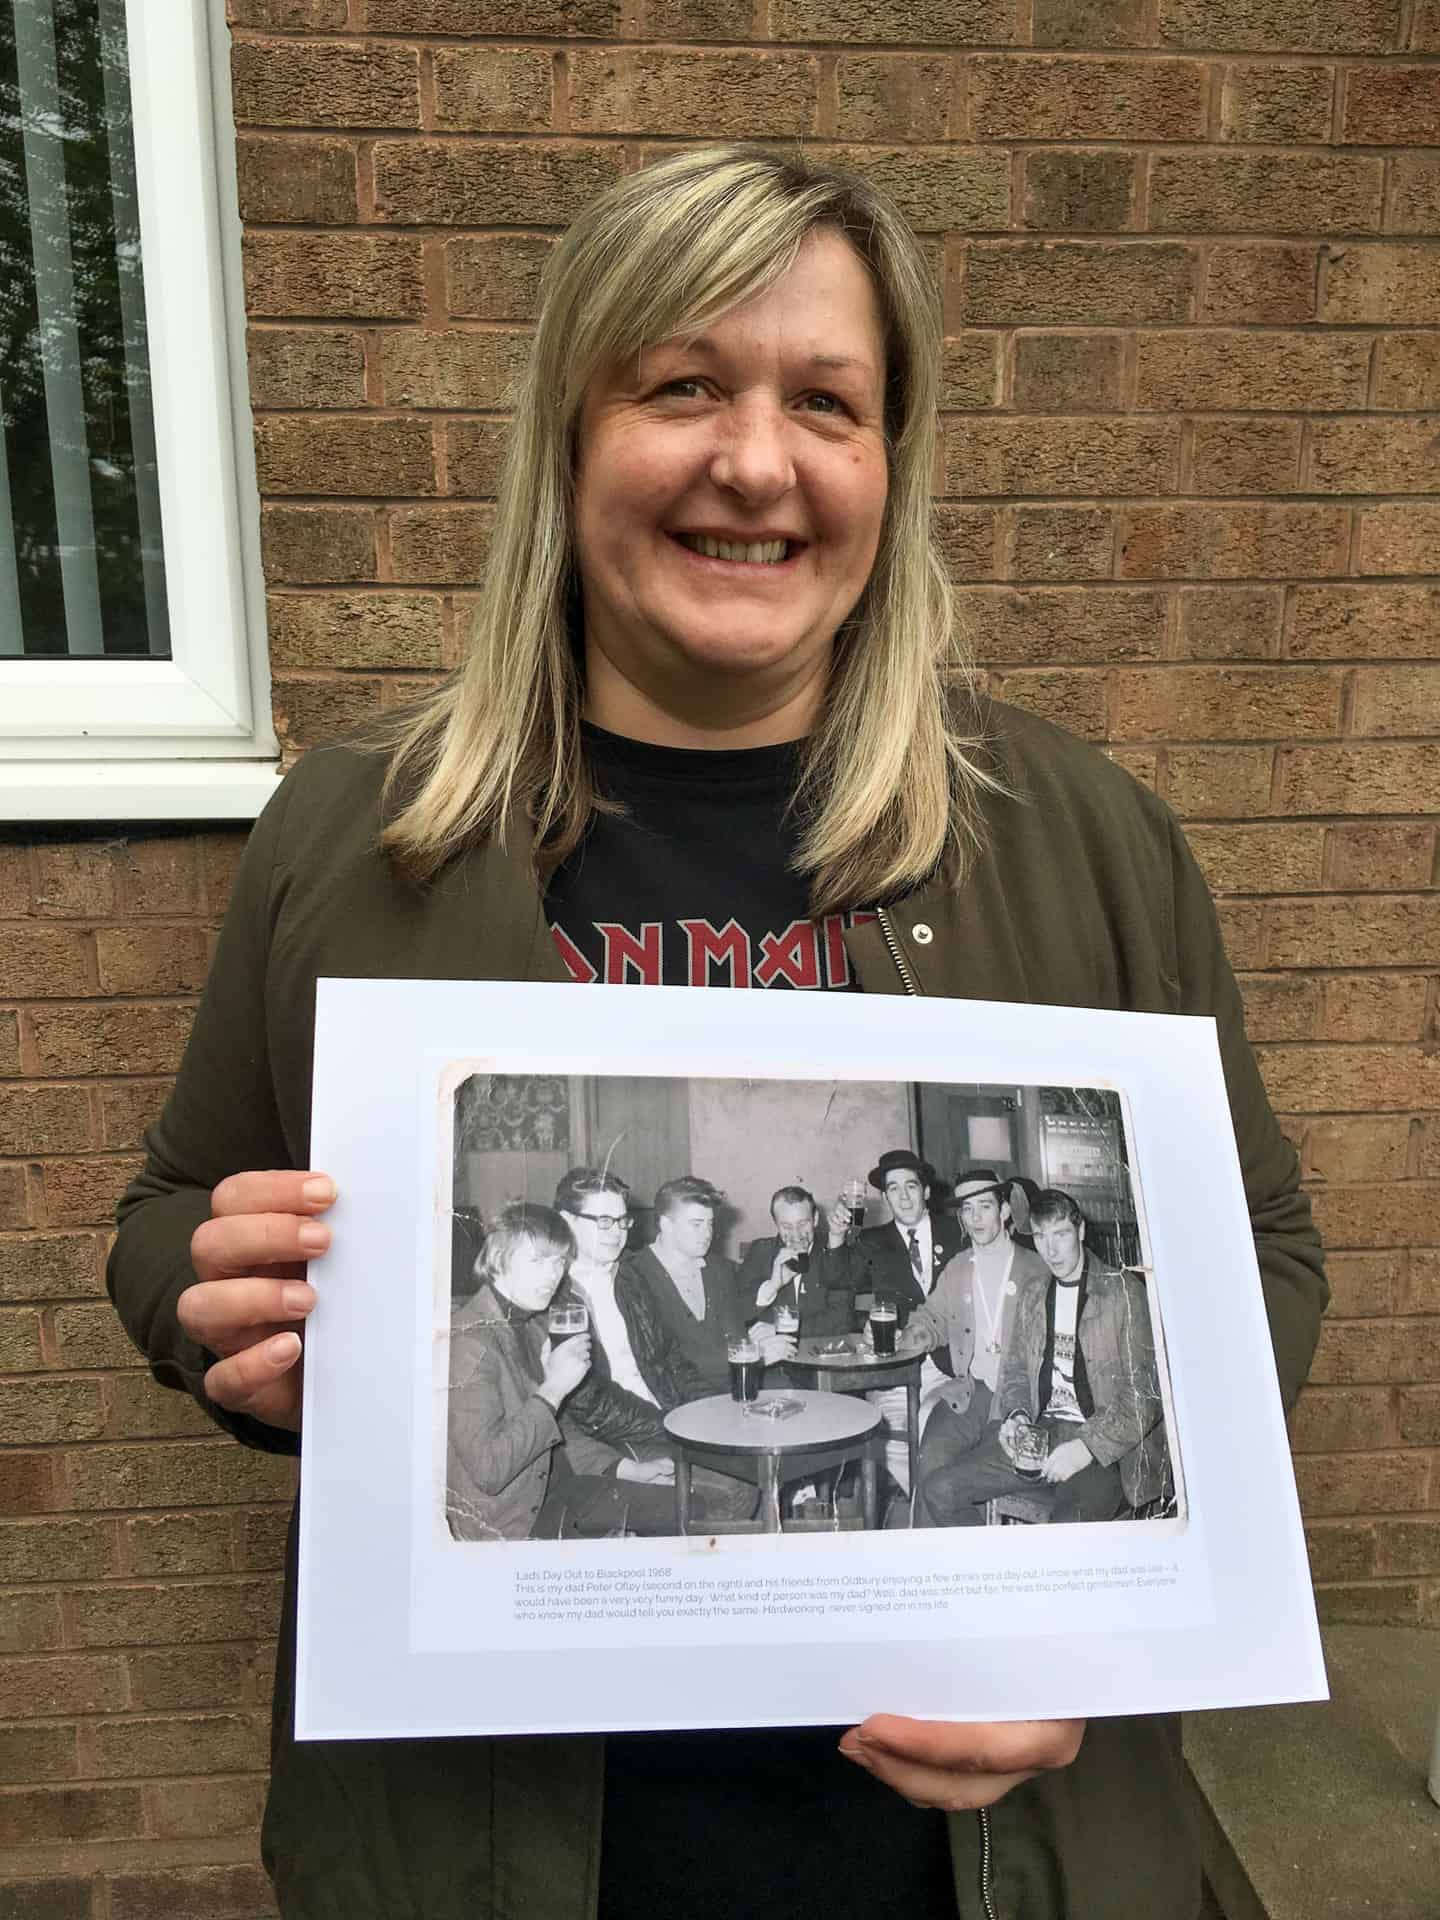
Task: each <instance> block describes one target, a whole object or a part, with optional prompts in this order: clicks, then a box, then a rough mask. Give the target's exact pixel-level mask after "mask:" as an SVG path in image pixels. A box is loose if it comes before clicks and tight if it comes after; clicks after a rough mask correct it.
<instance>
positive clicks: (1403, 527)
mask: <svg viewBox="0 0 1440 1920" xmlns="http://www.w3.org/2000/svg"><path fill="white" fill-rule="evenodd" d="M1359 518H1360V563H1359V567H1358V569H1357V571H1359V572H1360V573H1434V572H1435V571H1436V569H1437V567H1440V503H1437V502H1434V501H1430V500H1423V501H1422V500H1417V501H1415V502H1413V503H1406V504H1403V505H1402V504H1399V503H1396V504H1395V505H1392V506H1380V507H1366V508H1364V509H1363V510H1362V511H1361V513H1360V516H1359Z"/></svg>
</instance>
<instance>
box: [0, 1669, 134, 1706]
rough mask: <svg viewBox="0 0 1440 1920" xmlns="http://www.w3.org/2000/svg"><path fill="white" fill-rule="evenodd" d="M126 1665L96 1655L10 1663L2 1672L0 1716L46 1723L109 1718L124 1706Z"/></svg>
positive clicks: (0, 1675) (0, 1678)
mask: <svg viewBox="0 0 1440 1920" xmlns="http://www.w3.org/2000/svg"><path fill="white" fill-rule="evenodd" d="M126 1697H127V1688H126V1680H125V1663H124V1661H122V1660H97V1659H96V1658H95V1656H94V1655H93V1654H73V1655H72V1654H62V1655H58V1656H57V1657H56V1658H54V1659H48V1660H46V1659H41V1660H10V1661H7V1662H6V1663H5V1665H4V1666H3V1667H0V1712H3V1713H4V1714H5V1715H6V1716H7V1717H9V1716H13V1717H14V1718H17V1719H18V1718H21V1717H29V1716H34V1717H35V1718H37V1719H44V1718H45V1717H46V1716H48V1715H54V1714H62V1713H110V1712H113V1711H114V1710H115V1709H116V1708H117V1707H123V1706H124V1705H125V1704H126Z"/></svg>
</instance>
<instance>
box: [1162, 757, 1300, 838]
mask: <svg viewBox="0 0 1440 1920" xmlns="http://www.w3.org/2000/svg"><path fill="white" fill-rule="evenodd" d="M1166 759H1167V777H1166V789H1165V792H1166V798H1167V799H1168V800H1169V802H1170V804H1171V806H1172V807H1173V808H1174V809H1175V811H1176V812H1177V813H1178V814H1180V815H1181V817H1182V818H1184V819H1209V820H1214V819H1234V818H1236V817H1237V816H1238V817H1240V818H1246V817H1248V816H1250V815H1254V814H1259V813H1268V812H1269V810H1270V785H1271V780H1272V778H1273V770H1274V764H1275V755H1274V750H1273V749H1272V748H1270V747H1172V748H1171V749H1170V751H1169V753H1168V755H1167V756H1166Z"/></svg>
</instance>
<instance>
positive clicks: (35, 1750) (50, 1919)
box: [0, 1726, 90, 1920]
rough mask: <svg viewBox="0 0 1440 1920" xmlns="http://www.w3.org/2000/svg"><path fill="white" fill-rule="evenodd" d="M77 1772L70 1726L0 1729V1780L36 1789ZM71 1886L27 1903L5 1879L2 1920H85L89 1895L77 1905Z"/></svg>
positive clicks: (75, 1746)
mask: <svg viewBox="0 0 1440 1920" xmlns="http://www.w3.org/2000/svg"><path fill="white" fill-rule="evenodd" d="M79 1771H80V1744H79V1737H78V1734H77V1731H76V1729H75V1728H74V1727H73V1726H70V1727H56V1726H48V1727H37V1726H18V1727H0V1780H7V1781H12V1782H14V1783H16V1784H19V1783H20V1782H21V1781H23V1782H24V1783H25V1784H26V1785H27V1786H38V1785H39V1784H40V1783H41V1782H42V1781H48V1780H73V1779H74V1778H75V1776H76V1775H77V1774H78V1773H79ZM30 1884H31V1886H32V1888H33V1887H34V1885H35V1883H34V1882H33V1881H32V1882H31V1883H30ZM74 1884H75V1883H74V1882H73V1881H72V1882H70V1883H68V1885H67V1884H65V1883H62V1884H61V1886H60V1887H59V1889H58V1890H57V1891H56V1893H55V1897H54V1899H53V1900H51V1901H43V1902H42V1900H41V1899H40V1898H39V1897H38V1896H37V1897H34V1898H31V1899H27V1897H26V1896H25V1895H24V1894H23V1893H22V1895H21V1897H20V1898H19V1899H16V1897H15V1886H14V1882H13V1881H11V1880H10V1879H9V1878H8V1877H7V1879H6V1881H5V1883H4V1884H3V1886H0V1899H3V1901H4V1903H5V1904H4V1913H5V1920H26V1916H27V1915H31V1916H33V1917H34V1920H61V1917H62V1916H64V1915H66V1914H76V1913H78V1914H83V1915H84V1916H86V1920H88V1916H89V1913H90V1898H89V1892H88V1890H86V1889H82V1890H81V1891H82V1892H83V1893H84V1900H85V1904H84V1905H83V1906H80V1905H78V1904H77V1903H76V1899H75V1894H74V1892H73V1888H74Z"/></svg>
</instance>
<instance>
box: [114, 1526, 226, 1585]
mask: <svg viewBox="0 0 1440 1920" xmlns="http://www.w3.org/2000/svg"><path fill="white" fill-rule="evenodd" d="M233 1538H234V1529H233V1527H232V1526H231V1524H230V1515H229V1514H228V1513H224V1512H220V1513H157V1514H146V1515H145V1516H144V1517H143V1518H141V1519H138V1520H127V1521H126V1522H125V1528H124V1540H125V1565H126V1569H127V1571H128V1572H130V1573H131V1574H133V1575H136V1576H138V1577H141V1578H148V1577H149V1576H151V1575H158V1574H172V1573H173V1574H198V1573H229V1572H231V1571H232V1570H233V1566H234V1553H233V1551H232V1541H233Z"/></svg>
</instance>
